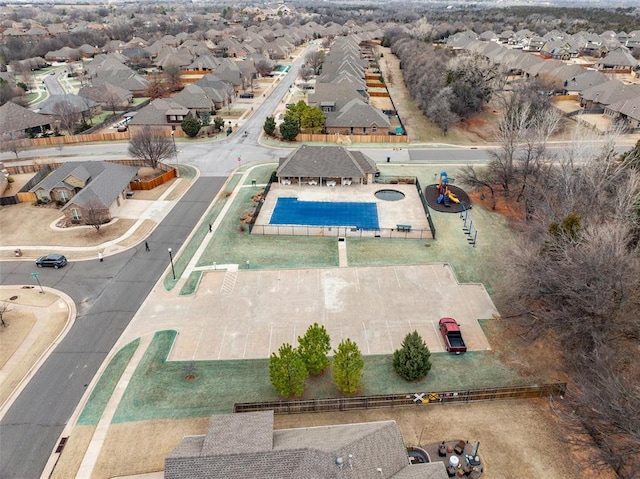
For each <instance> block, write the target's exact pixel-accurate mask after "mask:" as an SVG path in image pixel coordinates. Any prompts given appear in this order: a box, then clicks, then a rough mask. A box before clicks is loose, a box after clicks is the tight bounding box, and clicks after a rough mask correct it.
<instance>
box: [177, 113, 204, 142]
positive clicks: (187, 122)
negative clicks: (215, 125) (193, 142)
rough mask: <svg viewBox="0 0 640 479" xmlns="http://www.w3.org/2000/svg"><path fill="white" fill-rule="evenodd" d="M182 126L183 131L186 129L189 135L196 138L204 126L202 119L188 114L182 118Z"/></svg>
mask: <svg viewBox="0 0 640 479" xmlns="http://www.w3.org/2000/svg"><path fill="white" fill-rule="evenodd" d="M180 126H181V127H182V131H184V132H185V133H186V134H187V136H189V137H190V138H195V137H196V136H197V135H198V132H199V131H200V128H201V127H202V123H200V120H198V119H196V118H194V117H192V116H191V115H187V117H186V118H185V119H184V120H182V123H181V125H180Z"/></svg>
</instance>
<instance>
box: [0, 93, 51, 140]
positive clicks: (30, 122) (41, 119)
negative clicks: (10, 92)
mask: <svg viewBox="0 0 640 479" xmlns="http://www.w3.org/2000/svg"><path fill="white" fill-rule="evenodd" d="M51 123H52V120H51V118H50V117H48V116H46V115H40V114H39V113H34V112H32V111H31V110H29V109H27V108H25V107H23V106H20V105H17V104H16V103H13V102H11V101H8V102H7V103H5V104H4V105H2V106H0V132H2V135H3V137H5V138H12V137H13V138H16V139H17V138H21V137H22V136H24V135H28V136H31V135H34V136H35V135H37V134H39V133H44V132H46V131H49V130H51Z"/></svg>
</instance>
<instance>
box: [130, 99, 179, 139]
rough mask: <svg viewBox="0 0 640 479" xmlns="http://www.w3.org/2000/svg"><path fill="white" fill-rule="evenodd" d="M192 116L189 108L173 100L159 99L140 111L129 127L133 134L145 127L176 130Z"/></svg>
mask: <svg viewBox="0 0 640 479" xmlns="http://www.w3.org/2000/svg"><path fill="white" fill-rule="evenodd" d="M190 114H191V113H190V110H189V108H187V107H185V106H183V105H181V104H180V103H178V102H177V101H175V100H174V99H172V98H157V99H155V100H153V101H152V102H151V103H149V104H148V105H147V106H145V107H143V108H141V109H140V110H138V112H137V113H136V115H135V116H134V117H133V119H132V120H131V122H130V123H129V125H128V127H129V130H130V131H131V134H134V133H135V132H136V131H137V130H139V129H141V128H144V127H145V126H152V127H164V128H165V129H166V130H175V129H176V128H177V127H178V126H180V124H181V123H182V121H183V120H184V119H185V118H186V117H187V115H190Z"/></svg>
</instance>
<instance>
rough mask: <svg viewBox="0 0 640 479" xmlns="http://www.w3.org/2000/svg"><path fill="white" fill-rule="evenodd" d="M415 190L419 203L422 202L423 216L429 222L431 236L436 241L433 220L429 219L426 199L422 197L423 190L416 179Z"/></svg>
mask: <svg viewBox="0 0 640 479" xmlns="http://www.w3.org/2000/svg"><path fill="white" fill-rule="evenodd" d="M416 188H417V189H418V196H419V197H420V201H421V202H422V207H423V208H424V214H425V215H427V221H428V222H429V229H431V236H432V237H433V239H436V225H434V224H433V219H432V218H431V212H430V211H429V205H428V204H427V198H425V196H424V190H423V189H422V187H421V186H420V181H418V178H416Z"/></svg>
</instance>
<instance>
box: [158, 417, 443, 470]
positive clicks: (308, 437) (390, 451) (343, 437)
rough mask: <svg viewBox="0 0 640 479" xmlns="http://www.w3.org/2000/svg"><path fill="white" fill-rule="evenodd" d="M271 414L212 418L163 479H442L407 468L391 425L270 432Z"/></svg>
mask: <svg viewBox="0 0 640 479" xmlns="http://www.w3.org/2000/svg"><path fill="white" fill-rule="evenodd" d="M273 425H274V421H273V411H261V412H251V413H242V414H216V415H213V416H211V419H210V420H209V427H208V429H207V433H206V434H205V435H200V436H185V437H184V438H183V439H182V441H181V442H180V443H179V444H178V446H177V447H176V448H175V449H174V450H173V451H171V452H170V453H169V455H168V456H167V457H166V458H165V469H164V477H165V479H205V478H225V479H263V478H266V477H272V478H278V479H325V478H326V479H334V478H335V479H341V478H344V479H373V478H380V479H446V478H447V477H448V476H447V472H446V469H445V466H444V463H442V462H431V463H422V464H411V463H410V461H409V457H408V455H407V450H406V448H405V445H404V440H403V438H402V432H401V431H400V428H399V427H398V425H397V424H396V422H395V421H378V422H369V423H358V424H340V425H335V426H317V427H306V428H294V429H274V428H273Z"/></svg>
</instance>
